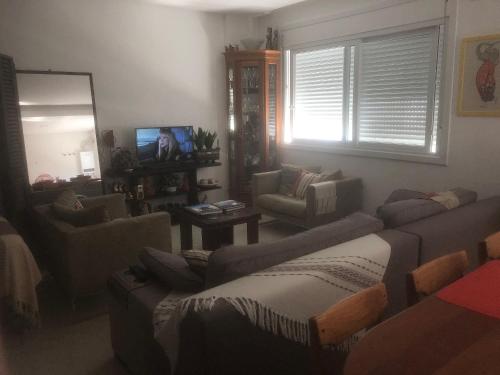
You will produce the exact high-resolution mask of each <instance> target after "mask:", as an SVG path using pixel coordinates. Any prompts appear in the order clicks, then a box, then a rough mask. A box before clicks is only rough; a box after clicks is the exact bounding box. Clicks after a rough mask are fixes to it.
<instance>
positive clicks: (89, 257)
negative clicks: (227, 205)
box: [63, 212, 172, 294]
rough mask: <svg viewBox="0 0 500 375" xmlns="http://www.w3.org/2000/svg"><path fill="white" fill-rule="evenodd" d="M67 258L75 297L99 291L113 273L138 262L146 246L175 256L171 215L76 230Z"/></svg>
mask: <svg viewBox="0 0 500 375" xmlns="http://www.w3.org/2000/svg"><path fill="white" fill-rule="evenodd" d="M65 237H66V238H65V242H66V243H65V244H64V246H63V248H64V254H63V256H64V258H65V263H66V266H65V267H64V268H65V270H66V272H68V273H69V275H71V276H69V275H68V280H71V283H72V285H68V287H69V290H70V291H71V292H72V293H73V294H82V293H85V291H91V290H96V289H99V287H101V286H104V285H105V283H106V280H107V278H108V277H109V276H110V275H111V274H112V272H114V271H116V270H119V269H122V268H127V267H128V266H130V265H132V264H136V263H137V262H138V254H139V252H140V251H141V250H142V249H143V248H144V247H146V246H149V247H153V248H155V249H158V250H162V251H167V252H171V251H172V243H171V242H172V241H171V232H170V215H169V214H168V213H166V212H158V213H153V214H149V215H144V216H137V217H131V218H121V219H116V220H113V221H110V222H107V223H102V224H97V225H89V226H86V227H80V228H76V229H75V230H73V231H72V232H70V233H67V234H66V236H65Z"/></svg>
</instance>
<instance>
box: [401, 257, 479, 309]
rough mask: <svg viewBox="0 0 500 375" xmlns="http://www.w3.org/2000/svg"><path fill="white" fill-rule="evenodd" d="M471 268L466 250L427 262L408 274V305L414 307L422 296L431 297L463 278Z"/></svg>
mask: <svg viewBox="0 0 500 375" xmlns="http://www.w3.org/2000/svg"><path fill="white" fill-rule="evenodd" d="M468 266H469V260H468V258H467V253H466V251H465V250H462V251H458V252H456V253H453V254H448V255H445V256H442V257H439V258H436V259H434V260H432V261H430V262H427V263H425V264H423V265H421V266H420V267H418V268H417V269H416V270H414V271H412V272H410V273H409V274H408V279H407V283H408V303H409V305H413V304H415V303H416V302H418V300H419V298H420V296H429V295H431V294H433V293H435V292H437V291H438V290H439V289H442V288H443V287H445V286H446V285H448V284H451V283H452V282H454V281H455V280H458V279H459V278H461V277H462V276H463V274H464V272H465V270H466V269H467V267H468Z"/></svg>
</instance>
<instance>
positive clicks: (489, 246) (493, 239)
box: [479, 232, 500, 264]
mask: <svg viewBox="0 0 500 375" xmlns="http://www.w3.org/2000/svg"><path fill="white" fill-rule="evenodd" d="M490 259H500V232H497V233H494V234H492V235H491V236H488V237H486V239H485V240H484V241H481V242H480V243H479V264H484V263H486V261H487V260H490Z"/></svg>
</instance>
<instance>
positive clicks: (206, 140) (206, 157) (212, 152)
mask: <svg viewBox="0 0 500 375" xmlns="http://www.w3.org/2000/svg"><path fill="white" fill-rule="evenodd" d="M193 138H194V144H195V146H196V159H197V160H198V161H200V162H207V163H209V162H212V163H213V162H215V161H216V160H218V159H219V157H220V148H219V147H218V143H219V142H218V141H217V147H216V148H214V144H215V141H216V140H217V132H215V131H213V132H211V131H210V130H203V129H202V128H198V131H197V132H196V133H194V137H193Z"/></svg>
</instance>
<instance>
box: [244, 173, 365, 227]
mask: <svg viewBox="0 0 500 375" xmlns="http://www.w3.org/2000/svg"><path fill="white" fill-rule="evenodd" d="M283 174H284V172H283V169H280V170H276V171H271V172H264V173H256V174H254V175H253V176H252V199H253V203H254V205H255V206H256V207H257V208H258V209H259V210H260V211H262V213H264V214H267V215H269V216H272V217H275V218H277V219H279V220H282V221H286V222H289V223H291V224H295V225H299V226H302V227H306V228H312V227H315V226H318V225H323V224H327V223H329V222H332V221H334V220H338V219H340V218H342V217H345V216H347V215H349V214H351V213H353V212H356V211H358V210H360V209H361V207H362V183H361V179H360V178H351V177H343V176H341V173H340V178H339V179H336V180H331V181H322V182H317V183H312V184H310V185H309V186H308V187H307V189H306V191H305V196H304V197H303V199H300V198H297V197H296V196H292V195H291V194H288V195H286V194H284V193H283V191H282V188H281V185H282V180H283Z"/></svg>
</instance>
